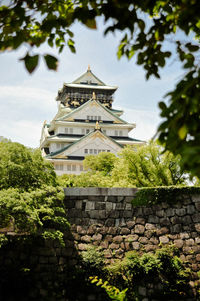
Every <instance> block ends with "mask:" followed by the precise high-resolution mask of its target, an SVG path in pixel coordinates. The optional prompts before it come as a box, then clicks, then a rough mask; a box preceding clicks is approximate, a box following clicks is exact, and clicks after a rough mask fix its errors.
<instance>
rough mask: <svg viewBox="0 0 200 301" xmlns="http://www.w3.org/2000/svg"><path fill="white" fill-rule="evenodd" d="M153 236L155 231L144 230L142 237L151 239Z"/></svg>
mask: <svg viewBox="0 0 200 301" xmlns="http://www.w3.org/2000/svg"><path fill="white" fill-rule="evenodd" d="M154 234H155V230H146V231H145V232H144V235H145V236H146V237H148V238H150V237H152V236H153V235H154Z"/></svg>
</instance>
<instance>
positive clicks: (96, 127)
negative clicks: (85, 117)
mask: <svg viewBox="0 0 200 301" xmlns="http://www.w3.org/2000/svg"><path fill="white" fill-rule="evenodd" d="M100 129H101V127H100V125H99V123H98V121H97V122H96V126H95V130H100Z"/></svg>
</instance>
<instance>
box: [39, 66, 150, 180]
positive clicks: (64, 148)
mask: <svg viewBox="0 0 200 301" xmlns="http://www.w3.org/2000/svg"><path fill="white" fill-rule="evenodd" d="M116 90H117V87H113V86H108V85H106V84H105V83H104V82H102V81H101V80H100V79H99V78H97V77H96V76H95V75H94V74H93V72H92V71H91V70H90V66H88V70H87V71H86V72H85V73H84V74H83V75H81V76H80V77H79V78H77V79H76V80H75V81H73V82H72V83H64V85H63V88H62V89H61V90H59V91H58V96H57V97H56V101H57V102H58V112H57V114H56V115H55V117H54V118H53V120H52V121H51V122H50V123H49V124H48V123H46V122H44V124H43V128H42V134H41V139H40V148H41V150H42V154H43V156H44V157H45V158H46V159H47V160H49V161H51V162H52V163H53V164H54V167H55V171H56V173H57V174H58V175H62V174H80V173H81V172H82V171H83V160H84V158H85V156H87V155H97V154H99V153H100V152H112V153H114V154H115V155H117V153H118V152H119V151H120V150H122V148H123V147H124V146H125V145H138V144H143V143H144V142H143V141H140V140H137V139H133V138H131V137H129V136H128V133H129V132H130V131H131V130H132V129H134V128H135V127H136V125H135V124H134V123H127V122H126V121H124V120H123V119H121V118H120V116H121V115H122V114H123V111H121V110H115V109H113V108H112V103H113V94H114V92H115V91H116Z"/></svg>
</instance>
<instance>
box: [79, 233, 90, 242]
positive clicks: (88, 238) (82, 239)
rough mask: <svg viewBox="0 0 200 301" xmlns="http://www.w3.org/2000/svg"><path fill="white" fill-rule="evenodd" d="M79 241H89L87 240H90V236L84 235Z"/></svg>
mask: <svg viewBox="0 0 200 301" xmlns="http://www.w3.org/2000/svg"><path fill="white" fill-rule="evenodd" d="M81 241H83V242H87V243H89V242H91V236H89V235H84V236H82V237H81Z"/></svg>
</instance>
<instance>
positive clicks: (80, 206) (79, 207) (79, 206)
mask: <svg viewBox="0 0 200 301" xmlns="http://www.w3.org/2000/svg"><path fill="white" fill-rule="evenodd" d="M75 208H76V209H80V210H82V200H77V201H75Z"/></svg>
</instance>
